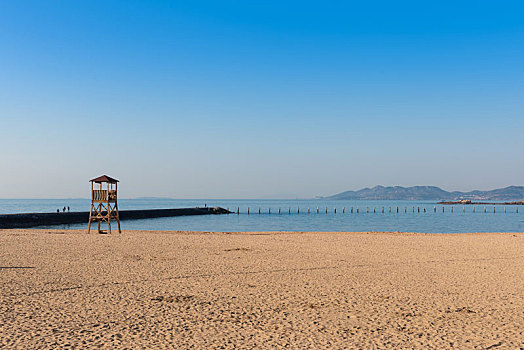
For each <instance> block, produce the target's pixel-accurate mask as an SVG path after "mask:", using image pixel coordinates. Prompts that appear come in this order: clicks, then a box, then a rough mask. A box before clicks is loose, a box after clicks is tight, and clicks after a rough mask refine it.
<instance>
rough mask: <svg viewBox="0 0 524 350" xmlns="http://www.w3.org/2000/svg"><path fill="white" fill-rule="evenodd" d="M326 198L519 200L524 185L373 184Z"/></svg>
mask: <svg viewBox="0 0 524 350" xmlns="http://www.w3.org/2000/svg"><path fill="white" fill-rule="evenodd" d="M325 198H327V199H380V200H387V199H392V200H459V199H472V200H473V199H474V200H491V201H521V200H524V186H509V187H505V188H499V189H496V190H491V191H471V192H459V191H454V192H448V191H444V190H443V189H441V188H438V187H436V186H413V187H402V186H393V187H384V186H375V187H373V188H364V189H361V190H358V191H345V192H342V193H339V194H335V195H333V196H329V197H325Z"/></svg>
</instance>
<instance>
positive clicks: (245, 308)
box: [0, 230, 524, 349]
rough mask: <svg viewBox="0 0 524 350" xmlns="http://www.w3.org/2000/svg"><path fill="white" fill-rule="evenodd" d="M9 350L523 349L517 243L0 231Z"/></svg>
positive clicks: (416, 237)
mask: <svg viewBox="0 0 524 350" xmlns="http://www.w3.org/2000/svg"><path fill="white" fill-rule="evenodd" d="M0 278H1V280H2V284H1V287H0V288H1V289H0V296H1V300H0V347H1V348H4V349H13V348H18V349H56V348H106V349H113V348H128V349H135V348H138V349H161V348H176V349H186V348H195V349H211V348H221V349H232V348H246V349H251V348H285V347H287V348H304V349H312V348H315V349H328V348H334V349H342V348H348V349H373V348H390V349H401V348H402V349H411V348H417V349H418V348H420V349H431V348H434V349H444V348H456V349H519V348H523V347H524V234H522V233H506V234H399V233H308V232H301V233H296V234H293V233H271V232H257V233H206V232H159V231H123V233H122V234H113V235H98V234H90V235H88V234H86V231H85V230H84V231H66V230H0Z"/></svg>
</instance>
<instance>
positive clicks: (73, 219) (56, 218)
mask: <svg viewBox="0 0 524 350" xmlns="http://www.w3.org/2000/svg"><path fill="white" fill-rule="evenodd" d="M228 213H230V212H229V211H228V210H227V209H224V208H220V207H214V208H178V209H145V210H120V211H119V214H120V220H121V221H122V220H137V219H153V218H163V217H171V216H185V215H219V214H228ZM88 220H89V212H87V211H85V212H72V213H71V212H70V213H27V214H0V229H9V228H29V227H37V226H52V225H70V224H81V223H85V224H86V227H87V222H88Z"/></svg>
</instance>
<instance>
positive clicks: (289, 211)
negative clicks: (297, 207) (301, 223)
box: [288, 207, 291, 215]
mask: <svg viewBox="0 0 524 350" xmlns="http://www.w3.org/2000/svg"><path fill="white" fill-rule="evenodd" d="M288 214H289V215H291V207H289V210H288Z"/></svg>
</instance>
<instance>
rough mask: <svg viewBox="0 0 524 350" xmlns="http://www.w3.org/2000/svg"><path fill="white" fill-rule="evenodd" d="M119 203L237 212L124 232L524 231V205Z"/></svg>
mask: <svg viewBox="0 0 524 350" xmlns="http://www.w3.org/2000/svg"><path fill="white" fill-rule="evenodd" d="M118 205H119V209H120V210H128V209H167V208H190V207H204V206H208V207H214V206H220V207H223V208H228V209H229V210H231V211H233V212H235V214H228V215H198V216H178V217H167V218H155V219H144V220H126V221H122V223H121V224H122V229H124V230H125V229H129V230H195V231H210V232H213V231H228V232H235V231H401V232H426V233H439V232H443V233H459V232H524V206H503V205H466V206H462V205H453V206H451V205H438V204H436V201H380V200H376V201H375V200H374V201H362V200H324V199H314V200H267V199H265V200H248V199H238V200H233V199H223V200H220V199H156V198H155V199H148V198H143V199H119V202H118ZM89 206H90V201H89V199H0V213H1V214H11V213H30V212H37V213H43V212H56V210H57V209H59V210H60V211H62V209H63V208H64V207H66V208H67V207H70V210H71V211H89ZM382 207H384V212H382ZM397 207H398V213H397ZM248 208H249V214H248ZM317 208H318V213H317ZM326 208H327V213H326ZM344 208H345V209H344ZM351 208H353V212H351ZM390 208H391V212H390ZM413 208H414V209H413ZM435 208H436V212H435ZM452 208H453V211H452ZM517 208H518V209H519V210H518V213H517ZM259 209H260V214H259ZM279 209H280V214H279ZM308 209H309V212H308ZM335 209H336V213H335ZM424 209H425V212H424ZM443 209H444V212H443ZM494 209H495V212H494ZM504 209H505V210H504ZM237 210H238V211H239V214H237V213H236V212H237ZM357 210H358V212H357ZM413 210H414V212H413ZM419 210H420V211H419ZM270 211H271V213H269V212H270ZM42 228H45V227H42ZM53 228H65V229H82V228H87V222H86V223H85V224H75V225H60V226H53Z"/></svg>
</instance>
